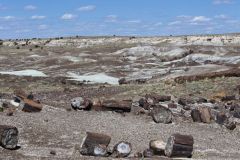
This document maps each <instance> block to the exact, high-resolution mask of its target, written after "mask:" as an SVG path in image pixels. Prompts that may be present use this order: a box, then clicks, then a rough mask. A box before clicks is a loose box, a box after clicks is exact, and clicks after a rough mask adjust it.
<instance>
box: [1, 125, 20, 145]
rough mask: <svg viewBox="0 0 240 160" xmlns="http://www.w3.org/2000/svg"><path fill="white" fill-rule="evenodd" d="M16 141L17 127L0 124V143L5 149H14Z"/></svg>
mask: <svg viewBox="0 0 240 160" xmlns="http://www.w3.org/2000/svg"><path fill="white" fill-rule="evenodd" d="M17 143H18V129H17V128H16V127H13V126H7V125H0V145H1V146H2V147H3V148H6V149H15V148H16V147H17Z"/></svg>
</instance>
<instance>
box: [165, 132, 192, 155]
mask: <svg viewBox="0 0 240 160" xmlns="http://www.w3.org/2000/svg"><path fill="white" fill-rule="evenodd" d="M193 143H194V141H193V137H192V136H191V135H181V134H173V135H172V136H170V137H169V138H168V142H167V145H166V148H165V155H166V156H168V157H191V156H192V151H193Z"/></svg>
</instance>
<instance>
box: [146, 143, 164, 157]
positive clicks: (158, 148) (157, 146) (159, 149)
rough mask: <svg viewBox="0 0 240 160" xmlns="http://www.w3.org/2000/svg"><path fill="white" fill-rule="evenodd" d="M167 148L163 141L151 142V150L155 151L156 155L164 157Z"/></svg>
mask: <svg viewBox="0 0 240 160" xmlns="http://www.w3.org/2000/svg"><path fill="white" fill-rule="evenodd" d="M165 147H166V143H164V142H163V141H162V140H151V141H150V142H149V148H150V149H151V150H153V153H154V155H158V156H161V155H164V150H165Z"/></svg>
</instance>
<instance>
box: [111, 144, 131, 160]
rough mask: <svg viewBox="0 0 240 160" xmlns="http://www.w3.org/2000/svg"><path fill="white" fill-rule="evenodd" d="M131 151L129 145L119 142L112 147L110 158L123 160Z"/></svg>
mask: <svg viewBox="0 0 240 160" xmlns="http://www.w3.org/2000/svg"><path fill="white" fill-rule="evenodd" d="M131 151H132V145H131V143H128V142H123V141H121V142H119V143H118V144H116V145H115V146H114V148H113V153H112V156H113V157H115V158H124V157H127V156H128V155H129V154H130V153H131Z"/></svg>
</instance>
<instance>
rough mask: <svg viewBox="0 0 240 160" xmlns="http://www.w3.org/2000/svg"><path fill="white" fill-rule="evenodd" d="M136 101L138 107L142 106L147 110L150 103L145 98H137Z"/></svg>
mask: <svg viewBox="0 0 240 160" xmlns="http://www.w3.org/2000/svg"><path fill="white" fill-rule="evenodd" d="M138 103H139V106H140V107H142V108H144V109H145V110H149V105H150V104H149V103H148V102H147V99H146V98H141V99H139V101H138Z"/></svg>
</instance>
